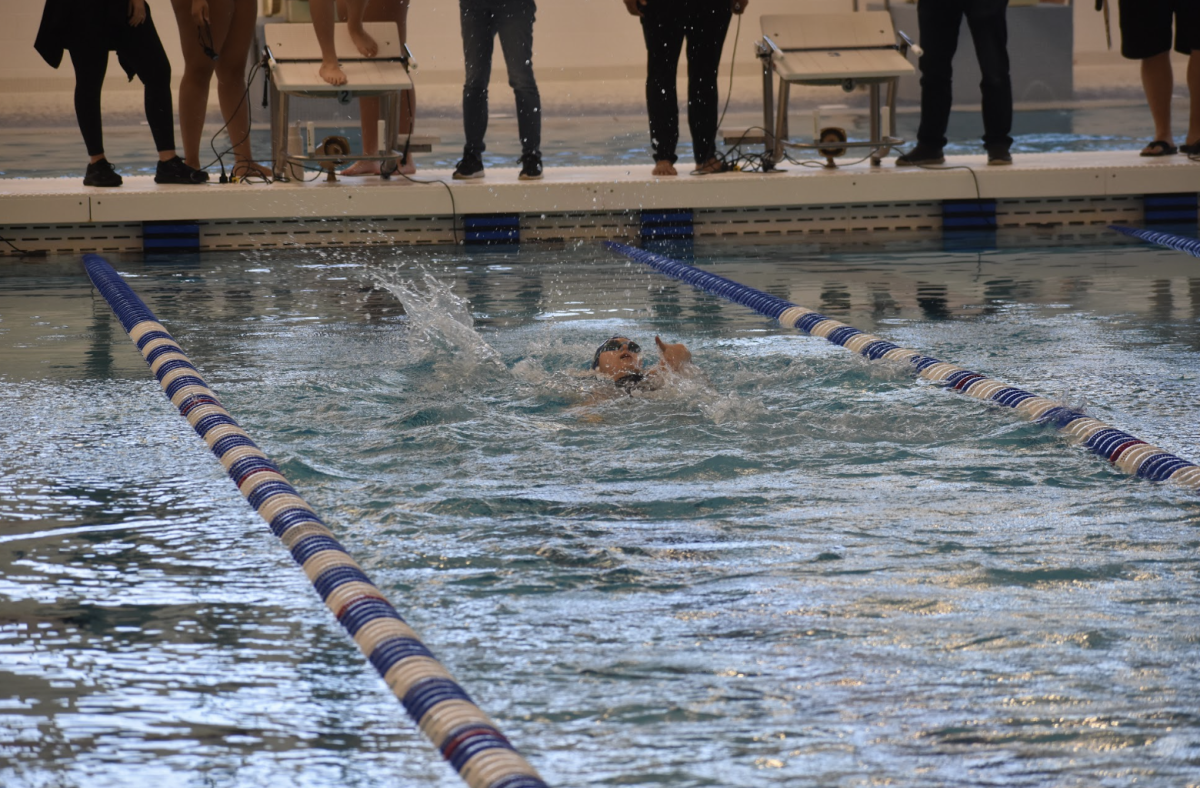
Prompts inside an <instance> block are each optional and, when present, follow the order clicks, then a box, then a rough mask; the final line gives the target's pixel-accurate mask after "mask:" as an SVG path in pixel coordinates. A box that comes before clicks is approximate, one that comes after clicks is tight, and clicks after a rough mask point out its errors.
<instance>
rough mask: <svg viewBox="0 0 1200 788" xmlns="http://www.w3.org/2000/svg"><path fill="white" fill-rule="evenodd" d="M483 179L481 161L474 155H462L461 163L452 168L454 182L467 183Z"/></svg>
mask: <svg viewBox="0 0 1200 788" xmlns="http://www.w3.org/2000/svg"><path fill="white" fill-rule="evenodd" d="M482 177H483V159H481V158H479V157H478V156H476V155H475V154H474V153H463V157H462V161H460V162H459V163H458V166H457V167H455V168H454V180H456V181H469V180H471V179H472V178H482Z"/></svg>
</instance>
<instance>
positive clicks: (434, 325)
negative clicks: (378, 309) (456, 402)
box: [372, 265, 505, 371]
mask: <svg viewBox="0 0 1200 788" xmlns="http://www.w3.org/2000/svg"><path fill="white" fill-rule="evenodd" d="M406 273H407V271H405V269H404V268H403V267H402V266H399V265H397V266H393V267H391V268H386V269H381V270H375V271H372V278H373V280H374V282H375V284H376V285H377V286H379V287H382V288H384V289H386V290H388V291H389V292H390V293H391V294H392V295H394V296H396V298H398V299H399V300H400V303H402V304H403V305H404V313H405V314H406V315H407V316H408V321H407V325H408V330H409V331H408V343H409V347H410V350H411V351H412V352H413V355H414V357H413V360H414V361H420V360H423V359H425V358H427V357H429V356H430V355H433V354H438V355H439V356H441V357H444V358H449V359H453V360H454V363H455V365H457V366H463V365H464V364H465V366H467V367H468V368H471V367H477V366H479V365H489V366H492V365H494V366H496V367H499V368H500V369H505V366H504V362H503V361H502V360H501V358H500V354H499V353H498V352H496V350H495V348H493V347H492V346H491V345H489V344H488V343H487V342H484V341H483V337H481V336H479V333H478V332H476V331H475V319H474V318H473V317H472V316H471V304H470V302H469V301H467V299H465V298H462V297H461V296H458V295H455V293H454V286H453V284H452V283H446V282H443V281H441V280H440V279H438V278H437V277H436V276H434V275H433V274H432V273H430V272H429V271H428V270H426V269H425V268H424V267H419V268H418V269H416V271H414V273H419V274H420V282H419V283H418V280H417V278H416V277H415V276H414V277H412V278H410V277H407V276H405V274H406ZM447 351H449V352H447ZM463 371H469V369H468V370H463Z"/></svg>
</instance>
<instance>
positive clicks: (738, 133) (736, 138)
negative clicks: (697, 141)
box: [721, 128, 767, 145]
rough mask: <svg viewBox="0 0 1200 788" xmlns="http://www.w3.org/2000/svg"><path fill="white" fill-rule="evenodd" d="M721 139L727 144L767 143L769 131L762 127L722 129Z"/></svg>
mask: <svg viewBox="0 0 1200 788" xmlns="http://www.w3.org/2000/svg"><path fill="white" fill-rule="evenodd" d="M721 140H722V141H723V142H724V143H725V144H726V145H766V144H767V133H766V132H765V131H763V130H762V129H758V128H755V129H745V130H738V129H729V130H728V131H726V130H724V129H722V130H721Z"/></svg>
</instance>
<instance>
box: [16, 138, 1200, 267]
mask: <svg viewBox="0 0 1200 788" xmlns="http://www.w3.org/2000/svg"><path fill="white" fill-rule="evenodd" d="M893 161H894V160H891V159H889V160H885V162H884V164H883V166H880V167H872V166H871V165H870V164H869V163H867V162H862V163H858V164H851V165H846V166H840V167H838V168H836V169H825V168H823V167H820V166H796V165H793V164H788V165H787V166H786V168H785V171H783V172H776V173H771V174H762V173H742V172H731V173H723V174H718V175H707V176H703V177H696V176H689V175H687V174H683V173H686V170H681V175H679V176H677V177H654V176H652V175H650V173H649V169H648V168H647V167H645V166H644V165H638V166H637V167H630V166H624V165H622V166H598V167H558V168H549V169H547V170H546V172H545V178H544V179H543V180H540V181H520V180H518V178H517V170H516V169H515V168H513V169H507V168H494V169H489V170H488V171H487V175H486V177H485V178H482V179H479V180H472V181H454V180H452V179H451V177H450V175H451V173H450V172H449V171H445V170H423V171H421V172H419V173H418V174H417V175H416V176H414V177H415V178H416V179H418V180H423V181H430V182H431V183H429V184H416V183H412V182H410V181H406V180H404V179H403V178H393V179H392V180H383V179H380V178H377V177H370V178H341V177H339V179H338V182H336V183H327V182H325V179H324V176H323V175H320V174H318V173H312V175H314V176H315V180H313V181H311V182H306V183H299V182H287V183H282V182H279V183H272V184H241V183H239V184H217V183H209V184H206V185H203V186H177V185H157V184H155V183H154V182H153V179H152V178H151V177H149V176H134V177H126V178H125V184H124V186H122V187H120V188H116V189H102V188H95V187H87V186H83V185H82V183H81V181H80V179H78V178H28V179H9V180H0V233H2V235H3V237H4V238H6V239H8V240H9V241H11V242H13V244H14V245H15V246H17V247H20V248H23V249H27V250H32V249H41V250H45V251H51V252H67V251H130V250H135V249H136V250H142V249H143V248H146V249H149V248H151V245H150V244H149V243H147V244H145V246H144V247H143V241H144V240H145V238H147V237H149V236H148V235H144V234H143V232H142V230H143V229H144V227H145V224H144V223H156V222H168V223H170V222H178V223H194V225H195V227H196V233H197V236H198V239H199V240H198V241H197V243H198V245H199V246H198V248H201V249H220V248H254V247H280V246H298V245H362V244H383V243H452V242H455V241H459V242H461V241H463V240H464V239H466V238H468V233H469V232H476V235H477V237H484V236H486V235H487V233H486V232H484V233H483V235H482V236H481V235H480V234H479V231H478V228H483V230H485V231H486V230H488V229H489V228H490V229H495V230H500V231H502V232H509V230H506V229H505V228H511V230H512V231H518V235H519V240H521V241H527V240H566V239H571V238H636V237H639V236H641V237H653V236H654V235H656V232H655V227H662V226H666V227H667V229H668V230H669V231H671V232H676V231H678V232H684V233H685V234H687V235H689V236H691V237H703V236H706V235H709V236H724V235H771V234H778V235H805V234H810V233H816V234H822V233H830V232H842V233H853V232H857V231H869V232H882V231H888V230H924V231H942V230H944V229H945V228H946V227H948V226H950V222H949V221H948V220H947V217H948V216H951V215H952V213H953V210H952V209H951V208H950V207H948V206H954V205H955V204H956V201H963V200H968V201H973V200H976V199H977V198H982V200H983V201H984V203H985V204H984V205H983V207H982V208H981V210H984V211H985V212H986V211H991V214H990V217H991V218H990V219H989V221H990V222H991V227H992V228H995V229H998V230H1003V229H1005V228H1010V227H1026V226H1037V227H1042V228H1046V227H1053V226H1072V225H1076V226H1078V225H1092V224H1110V223H1141V222H1142V221H1143V220H1148V219H1149V211H1150V208H1148V207H1146V206H1148V205H1149V203H1148V202H1147V198H1149V197H1154V196H1156V195H1177V196H1180V198H1181V199H1182V200H1183V203H1182V205H1183V207H1182V209H1177V210H1176V212H1175V216H1176V218H1179V219H1180V220H1181V221H1185V222H1190V223H1195V222H1196V219H1197V215H1196V208H1195V204H1196V199H1195V197H1196V193H1197V192H1198V191H1200V163H1197V162H1191V161H1189V160H1188V158H1187V157H1186V156H1171V157H1163V158H1144V157H1140V156H1138V155H1137V152H1136V151H1101V152H1080V153H1045V154H1017V155H1016V156H1015V161H1014V163H1013V164H1012V165H1011V166H1007V167H989V166H987V162H986V159H985V157H984V156H983V155H982V154H980V155H974V156H957V157H950V158H948V159H947V162H946V165H945V166H943V167H939V168H932V169H922V168H897V167H895V166H894V164H893V163H892V162H893ZM813 164H814V165H815V164H817V162H815V161H814V162H813ZM437 181H441V182H442V183H438V182H437ZM1160 202H1161V200H1160ZM988 203H990V206H989V205H987V204H988ZM1176 207H1177V208H1178V206H1176ZM1180 210H1181V211H1182V213H1180ZM681 216H682V217H685V219H681V218H680V217H681ZM648 217H649V218H648ZM656 222H657V224H656ZM680 222H683V224H686V225H687V227H682V228H681V226H680ZM664 223H665V224H664ZM968 224H969V222H968ZM472 227H474V228H476V230H475V231H472ZM647 228H649V231H648V230H647ZM668 234H669V233H668ZM517 237H518V236H513V237H512V239H513V240H516V238H517ZM6 248H7V247H6ZM8 253H10V254H11V253H12V250H11V248H9V251H8Z"/></svg>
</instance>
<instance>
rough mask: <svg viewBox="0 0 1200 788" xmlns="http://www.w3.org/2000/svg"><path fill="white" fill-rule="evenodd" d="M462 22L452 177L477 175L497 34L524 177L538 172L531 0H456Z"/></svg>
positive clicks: (533, 177)
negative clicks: (463, 72)
mask: <svg viewBox="0 0 1200 788" xmlns="http://www.w3.org/2000/svg"><path fill="white" fill-rule="evenodd" d="M458 6H459V15H460V19H461V22H462V39H463V57H464V59H465V61H466V67H467V76H466V80H465V81H464V83H463V131H464V132H465V133H466V138H467V141H466V145H464V146H463V157H462V160H461V161H459V162H458V166H457V167H455V168H454V178H455V179H456V180H469V179H473V178H482V177H483V175H484V173H483V151H484V148H485V147H486V146H485V145H484V142H483V138H484V136H486V134H487V126H488V82H490V81H491V78H492V47H493V46H494V43H495V39H496V37H497V36H499V38H500V48H501V49H503V50H504V65H505V67H506V68H507V69H508V84H509V86H510V87H511V88H512V89H513V93H514V94H515V95H516V99H517V132H518V133H519V134H520V136H521V160H520V161H521V174H520V176H519V177H520V179H521V180H523V181H531V180H537V179H539V178H541V177H542V151H541V147H542V97H541V94H540V93H538V87H537V81H536V80H535V79H534V77H533V21H534V14H535V13H536V11H537V6H536V5H535V4H534V0H458Z"/></svg>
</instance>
